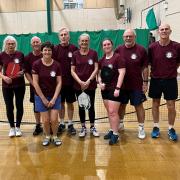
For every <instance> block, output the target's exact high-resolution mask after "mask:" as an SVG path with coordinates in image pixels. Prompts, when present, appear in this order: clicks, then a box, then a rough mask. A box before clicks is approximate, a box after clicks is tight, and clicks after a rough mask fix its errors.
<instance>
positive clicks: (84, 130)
mask: <svg viewBox="0 0 180 180" xmlns="http://www.w3.org/2000/svg"><path fill="white" fill-rule="evenodd" d="M86 133H87V130H86V127H82V128H81V131H80V132H79V137H85V136H86Z"/></svg>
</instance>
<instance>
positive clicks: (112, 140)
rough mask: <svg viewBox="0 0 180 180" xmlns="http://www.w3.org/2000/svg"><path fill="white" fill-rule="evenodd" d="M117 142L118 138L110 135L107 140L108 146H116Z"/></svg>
mask: <svg viewBox="0 0 180 180" xmlns="http://www.w3.org/2000/svg"><path fill="white" fill-rule="evenodd" d="M118 141H119V136H118V135H115V134H112V135H111V139H110V140H109V145H113V144H116V143H117V142H118Z"/></svg>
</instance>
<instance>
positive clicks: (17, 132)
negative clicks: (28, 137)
mask: <svg viewBox="0 0 180 180" xmlns="http://www.w3.org/2000/svg"><path fill="white" fill-rule="evenodd" d="M15 131H16V137H20V136H22V132H21V129H20V128H19V127H16V128H15Z"/></svg>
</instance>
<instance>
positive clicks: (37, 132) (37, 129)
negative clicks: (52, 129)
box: [33, 124, 43, 136]
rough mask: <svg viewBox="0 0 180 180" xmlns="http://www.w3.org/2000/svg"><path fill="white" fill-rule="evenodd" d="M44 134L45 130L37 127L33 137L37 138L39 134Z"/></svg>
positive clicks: (39, 126)
mask: <svg viewBox="0 0 180 180" xmlns="http://www.w3.org/2000/svg"><path fill="white" fill-rule="evenodd" d="M42 132H43V128H42V127H41V125H39V124H38V125H36V127H35V129H34V132H33V135H34V136H37V135H39V134H41V133H42Z"/></svg>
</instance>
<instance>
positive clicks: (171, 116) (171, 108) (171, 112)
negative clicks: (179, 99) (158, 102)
mask: <svg viewBox="0 0 180 180" xmlns="http://www.w3.org/2000/svg"><path fill="white" fill-rule="evenodd" d="M167 109H168V122H169V130H168V135H169V138H170V139H171V140H173V141H176V140H177V138H178V137H177V134H176V131H175V129H174V122H175V118H176V109H175V100H167Z"/></svg>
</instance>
